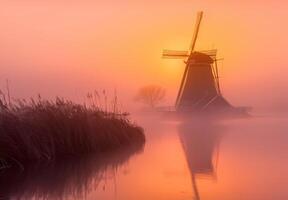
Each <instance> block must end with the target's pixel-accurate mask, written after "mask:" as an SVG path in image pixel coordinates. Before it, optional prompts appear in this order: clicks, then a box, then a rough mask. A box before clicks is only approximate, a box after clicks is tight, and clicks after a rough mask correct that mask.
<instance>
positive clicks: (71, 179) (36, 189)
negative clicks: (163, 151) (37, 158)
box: [0, 146, 143, 200]
mask: <svg viewBox="0 0 288 200" xmlns="http://www.w3.org/2000/svg"><path fill="white" fill-rule="evenodd" d="M142 150H143V146H141V147H133V148H130V149H126V150H123V151H121V152H118V153H116V154H115V153H113V154H112V153H109V154H108V153H106V154H104V155H102V156H93V157H92V156H90V157H82V158H81V159H77V160H73V159H68V160H63V161H60V162H57V163H54V164H53V165H52V164H50V165H46V166H45V167H44V166H43V165H41V166H35V165H34V166H31V167H30V168H28V169H26V170H24V171H19V170H18V169H17V170H14V169H9V170H6V171H4V172H1V173H0V199H1V200H4V199H5V200H6V199H7V200H8V199H47V200H48V199H57V200H64V199H85V197H86V196H87V195H88V193H89V192H91V191H93V190H95V189H96V188H97V186H98V185H99V183H100V181H101V180H103V179H107V178H109V177H108V176H109V172H115V171H117V168H118V167H119V166H121V165H122V164H123V163H125V162H127V160H128V159H129V158H130V157H131V156H132V155H134V154H135V153H139V152H142ZM110 174H111V173H110ZM112 174H113V173H112ZM114 175H115V173H114ZM101 189H102V190H105V187H103V188H101Z"/></svg>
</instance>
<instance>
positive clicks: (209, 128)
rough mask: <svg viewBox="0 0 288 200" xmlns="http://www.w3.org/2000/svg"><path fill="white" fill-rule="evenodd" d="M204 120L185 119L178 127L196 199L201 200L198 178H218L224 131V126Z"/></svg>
mask: <svg viewBox="0 0 288 200" xmlns="http://www.w3.org/2000/svg"><path fill="white" fill-rule="evenodd" d="M204 121H205V120H204ZM204 121H202V122H201V121H197V122H195V121H193V122H191V121H185V122H183V123H182V124H180V125H179V127H178V128H179V137H180V141H181V144H182V147H183V151H184V154H185V157H186V160H187V165H188V168H189V171H190V174H191V179H192V187H193V191H194V195H195V199H196V200H200V194H199V191H198V187H197V182H196V180H197V178H201V177H202V178H203V177H206V178H207V177H208V178H212V179H216V178H217V177H216V168H217V161H218V152H219V143H220V140H221V137H222V131H223V127H222V126H221V125H219V124H217V123H216V122H213V121H205V122H204Z"/></svg>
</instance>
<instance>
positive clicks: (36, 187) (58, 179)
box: [1, 114, 288, 200]
mask: <svg viewBox="0 0 288 200" xmlns="http://www.w3.org/2000/svg"><path fill="white" fill-rule="evenodd" d="M134 118H136V119H137V122H138V123H139V124H141V125H142V126H143V127H144V129H145V133H146V139H147V142H146V145H145V148H144V151H140V152H139V151H138V153H137V154H136V155H133V151H132V152H131V153H129V151H127V152H123V153H122V154H123V155H121V154H118V155H114V156H106V157H105V158H102V159H101V158H98V159H85V158H83V160H81V162H80V163H81V164H79V162H76V163H78V164H77V165H75V164H76V163H75V164H73V163H72V162H69V165H60V166H58V165H56V166H54V167H53V166H52V168H51V166H50V167H48V169H45V168H44V169H42V170H40V171H39V169H38V170H34V171H33V173H32V172H29V173H28V174H26V175H25V176H23V175H21V176H20V178H19V175H18V174H16V175H14V176H12V177H15V178H9V180H10V181H9V185H7V183H6V184H5V185H3V187H4V186H5V187H4V188H5V190H3V191H2V190H1V196H2V197H3V196H5V195H6V196H5V197H7V196H10V197H11V199H14V198H20V199H24V198H28V199H31V198H32V197H34V198H35V199H43V198H44V197H46V198H48V199H51V198H52V199H54V198H57V197H59V198H60V199H70V198H76V199H88V200H90V199H91V200H92V199H95V198H96V199H104V200H115V199H119V200H124V199H125V200H127V199H128V200H130V199H131V200H132V199H141V200H148V199H163V200H164V199H171V200H172V199H173V200H174V199H179V200H181V199H198V200H200V199H202V200H212V199H227V200H230V199H235V200H242V199H245V200H272V199H281V200H282V199H283V200H284V199H287V198H288V192H287V190H286V186H287V184H288V175H287V173H286V172H287V167H288V159H287V155H288V148H287V142H288V135H287V133H286V132H287V128H288V126H287V122H288V118H287V117H278V118H271V117H265V118H263V117H253V118H248V119H234V120H232V119H230V120H220V121H219V120H217V121H216V120H209V119H201V120H200V119H194V120H191V119H189V120H183V119H182V120H170V119H169V120H167V118H166V119H165V118H163V116H161V117H160V116H156V115H153V116H152V115H147V114H146V116H143V115H142V116H139V115H138V116H134ZM129 154H130V156H129ZM129 157H130V158H129ZM63 164H64V163H63ZM53 170H56V171H54V172H53ZM59 170H60V172H59ZM61 171H63V173H62V172H61ZM64 172H65V173H64ZM70 172H72V173H71V174H69V173H70ZM29 174H30V175H29ZM32 176H33V178H31V177H32ZM17 177H18V178H17ZM25 177H26V178H25ZM29 177H30V178H29ZM48 177H49V178H48ZM13 181H16V182H15V183H14V184H13ZM55 184H56V185H57V189H56V188H55ZM13 185H14V186H13ZM10 186H11V187H10ZM3 187H2V186H1V188H3ZM8 191H9V192H8Z"/></svg>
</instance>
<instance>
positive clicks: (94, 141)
mask: <svg viewBox="0 0 288 200" xmlns="http://www.w3.org/2000/svg"><path fill="white" fill-rule="evenodd" d="M104 94H105V93H104ZM0 95H1V96H0V160H1V161H3V162H4V161H5V163H9V164H10V165H13V164H17V165H18V166H21V167H24V166H25V165H26V164H29V163H31V162H35V161H37V162H51V161H56V160H58V159H62V158H63V157H76V156H82V155H85V154H91V153H100V154H101V153H103V152H110V151H117V150H119V149H122V148H124V147H129V146H133V145H143V144H144V142H145V136H144V133H143V130H142V129H141V128H140V127H138V126H137V125H135V124H133V123H131V122H130V121H129V120H128V118H127V113H122V112H120V110H119V109H117V98H116V97H115V98H114V100H113V101H112V104H111V105H112V106H111V107H112V108H113V109H112V110H111V109H110V110H109V109H108V101H107V97H105V98H104V99H105V101H104V104H105V105H104V108H103V106H102V107H101V106H100V105H99V104H100V103H101V102H100V95H99V94H98V93H96V92H94V94H88V95H87V97H88V103H85V104H76V103H73V102H72V101H69V100H65V99H62V98H56V99H55V100H53V101H51V100H43V99H42V98H41V96H39V97H38V98H37V99H30V100H29V101H28V100H24V99H23V100H19V99H18V100H13V101H11V100H10V96H9V98H7V97H6V96H5V95H4V94H3V92H1V93H0ZM97 95H98V96H99V97H97ZM1 163H2V162H1ZM0 165H1V164H0Z"/></svg>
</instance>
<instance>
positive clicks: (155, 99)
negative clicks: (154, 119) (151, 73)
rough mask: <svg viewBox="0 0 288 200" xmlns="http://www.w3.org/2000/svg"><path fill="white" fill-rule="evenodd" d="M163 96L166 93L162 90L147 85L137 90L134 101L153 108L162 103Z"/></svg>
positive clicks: (158, 87)
mask: <svg viewBox="0 0 288 200" xmlns="http://www.w3.org/2000/svg"><path fill="white" fill-rule="evenodd" d="M165 95H166V91H165V89H164V88H162V87H160V86H156V85H148V86H144V87H142V88H140V89H139V91H138V93H137V95H136V96H135V99H134V100H135V101H137V102H141V103H143V104H146V105H148V106H149V107H151V108H154V107H155V106H157V105H158V104H159V103H161V102H162V101H164V99H165Z"/></svg>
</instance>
